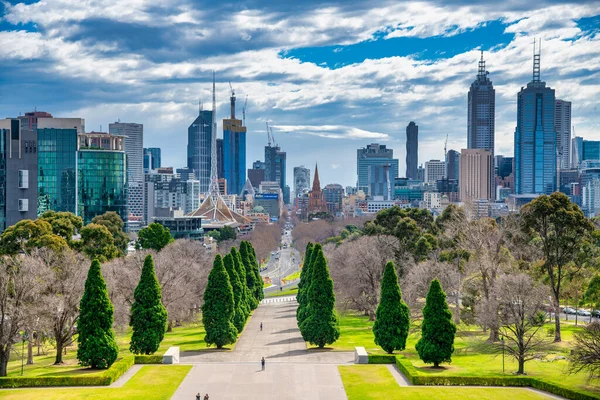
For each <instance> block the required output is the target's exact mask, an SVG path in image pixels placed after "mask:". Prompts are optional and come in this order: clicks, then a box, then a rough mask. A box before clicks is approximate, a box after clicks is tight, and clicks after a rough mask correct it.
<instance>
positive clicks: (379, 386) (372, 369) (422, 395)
mask: <svg viewBox="0 0 600 400" xmlns="http://www.w3.org/2000/svg"><path fill="white" fill-rule="evenodd" d="M338 369H339V371H340V375H341V377H342V381H343V383H344V389H346V394H347V395H348V400H368V399H377V400H379V399H386V400H400V399H402V400H417V399H418V400H420V399H423V400H431V399H449V400H495V399H502V398H510V399H511V400H538V399H539V400H541V399H548V397H546V396H543V395H540V394H537V393H535V392H533V391H531V390H528V389H522V388H479V387H476V388H469V387H442V386H408V387H401V386H399V385H398V383H397V382H396V380H395V379H394V377H393V376H392V374H391V372H390V371H389V370H388V369H387V367H386V366H385V365H340V366H339V367H338Z"/></svg>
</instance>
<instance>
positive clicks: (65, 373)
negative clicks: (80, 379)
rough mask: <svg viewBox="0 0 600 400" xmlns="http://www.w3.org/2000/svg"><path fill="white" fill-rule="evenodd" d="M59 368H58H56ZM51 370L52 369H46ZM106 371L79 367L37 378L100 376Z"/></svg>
mask: <svg viewBox="0 0 600 400" xmlns="http://www.w3.org/2000/svg"><path fill="white" fill-rule="evenodd" d="M57 367H59V368H60V366H57ZM48 368H52V367H48ZM104 371H107V370H106V369H97V368H89V367H81V368H78V369H70V370H67V371H60V372H57V371H51V372H48V373H46V374H39V375H38V376H74V375H78V376H79V375H94V374H102V373H103V372H104Z"/></svg>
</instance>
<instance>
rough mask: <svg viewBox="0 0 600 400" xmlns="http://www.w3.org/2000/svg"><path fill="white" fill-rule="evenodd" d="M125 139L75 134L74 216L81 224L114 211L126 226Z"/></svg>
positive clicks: (107, 134)
mask: <svg viewBox="0 0 600 400" xmlns="http://www.w3.org/2000/svg"><path fill="white" fill-rule="evenodd" d="M125 139H126V138H125V137H124V136H121V135H112V134H109V133H104V132H91V133H84V134H80V135H78V144H77V179H78V194H77V214H78V215H79V216H81V217H82V218H83V222H84V224H88V223H90V222H91V220H92V219H93V218H94V217H95V216H97V215H102V214H104V213H105V212H107V211H114V212H116V213H117V214H119V216H120V217H121V219H122V220H123V222H125V225H126V226H127V224H128V221H129V219H128V218H129V212H128V210H127V205H128V201H127V196H128V184H127V178H128V177H127V175H128V173H127V154H126V152H125ZM142 201H143V197H142ZM142 204H143V203H142ZM142 215H143V214H142Z"/></svg>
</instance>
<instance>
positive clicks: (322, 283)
mask: <svg viewBox="0 0 600 400" xmlns="http://www.w3.org/2000/svg"><path fill="white" fill-rule="evenodd" d="M311 270H312V271H311V276H312V278H311V283H310V287H309V288H308V316H307V317H306V319H305V320H304V322H302V325H301V327H300V332H301V333H302V337H303V338H304V340H306V341H308V342H310V343H312V344H315V345H317V346H319V347H321V348H322V347H324V346H325V345H326V344H331V343H333V342H335V341H336V340H337V339H338V338H339V337H340V327H339V322H338V318H337V314H336V312H335V293H334V292H333V280H331V277H330V276H329V268H328V267H327V260H325V256H324V255H323V250H322V249H321V248H320V247H319V246H318V245H317V247H316V257H313V262H312V265H311Z"/></svg>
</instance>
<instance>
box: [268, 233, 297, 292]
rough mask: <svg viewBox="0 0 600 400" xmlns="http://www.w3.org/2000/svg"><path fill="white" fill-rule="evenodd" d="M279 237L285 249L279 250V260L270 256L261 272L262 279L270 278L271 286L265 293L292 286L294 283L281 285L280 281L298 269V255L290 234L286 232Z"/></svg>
mask: <svg viewBox="0 0 600 400" xmlns="http://www.w3.org/2000/svg"><path fill="white" fill-rule="evenodd" d="M285 232H286V233H284V234H283V235H282V236H281V244H282V245H284V247H287V248H281V250H279V259H276V258H275V255H273V254H271V257H270V258H269V263H268V264H267V268H266V269H265V270H264V271H262V272H261V275H262V276H263V277H269V278H271V282H272V283H273V286H271V287H268V288H266V289H265V292H266V293H269V292H273V291H276V290H281V289H282V288H283V289H285V288H287V287H290V286H294V285H295V284H296V282H293V283H288V284H284V285H282V282H281V280H282V279H283V278H285V277H286V276H288V275H291V274H293V273H294V272H296V271H298V270H299V269H300V253H299V252H298V251H296V249H294V248H293V247H291V244H292V232H291V230H286V231H285Z"/></svg>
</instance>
